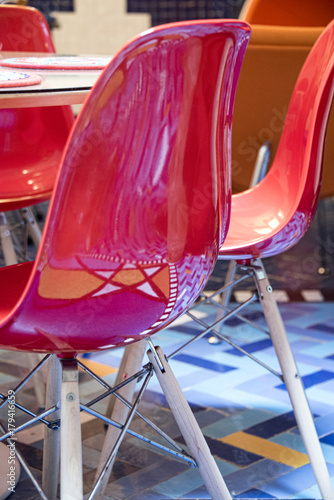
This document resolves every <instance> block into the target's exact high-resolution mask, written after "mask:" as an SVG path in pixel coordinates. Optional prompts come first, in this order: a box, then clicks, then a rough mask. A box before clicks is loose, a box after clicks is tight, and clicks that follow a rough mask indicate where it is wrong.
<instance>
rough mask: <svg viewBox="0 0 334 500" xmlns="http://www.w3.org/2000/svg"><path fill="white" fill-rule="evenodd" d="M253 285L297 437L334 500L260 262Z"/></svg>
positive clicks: (326, 495) (320, 482) (323, 490)
mask: <svg viewBox="0 0 334 500" xmlns="http://www.w3.org/2000/svg"><path fill="white" fill-rule="evenodd" d="M257 264H258V266H259V268H258V269H257V271H256V276H257V279H256V282H257V287H258V291H259V296H260V300H261V304H262V308H263V312H264V315H265V318H266V321H267V324H268V328H269V331H270V336H271V339H272V342H273V345H274V348H275V351H276V354H277V358H278V360H279V363H280V366H281V370H282V374H283V379H284V383H285V385H286V388H287V390H288V392H289V396H290V399H291V403H292V406H293V410H294V414H295V417H296V421H297V424H298V428H299V431H300V434H301V436H302V438H303V441H304V444H305V448H306V451H307V454H308V456H309V459H310V462H311V465H312V468H313V472H314V475H315V477H316V480H317V483H318V486H319V488H320V491H321V494H322V497H323V499H324V500H333V499H334V492H333V488H332V485H331V480H330V477H329V473H328V470H327V466H326V462H325V459H324V456H323V453H322V450H321V446H320V443H319V438H318V435H317V431H316V429H315V425H314V421H313V417H312V413H311V410H310V407H309V404H308V401H307V398H306V395H305V391H304V386H303V382H302V379H301V377H300V375H299V373H298V369H297V366H296V363H295V360H294V357H293V354H292V351H291V347H290V344H289V340H288V338H287V334H286V330H285V327H284V323H283V321H282V317H281V315H280V312H279V309H278V306H277V303H276V300H275V298H274V296H273V293H272V288H271V286H270V283H269V280H268V278H267V275H266V273H265V270H264V268H263V265H262V263H261V262H260V261H257Z"/></svg>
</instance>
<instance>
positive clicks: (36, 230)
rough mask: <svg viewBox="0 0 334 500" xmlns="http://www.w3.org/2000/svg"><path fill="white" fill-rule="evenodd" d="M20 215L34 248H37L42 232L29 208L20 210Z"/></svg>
mask: <svg viewBox="0 0 334 500" xmlns="http://www.w3.org/2000/svg"><path fill="white" fill-rule="evenodd" d="M20 214H21V217H22V219H23V220H24V222H25V224H27V228H28V234H29V236H30V237H31V239H32V241H33V243H34V245H35V247H36V248H38V247H39V244H40V242H41V239H42V231H41V230H40V227H39V225H38V223H37V221H36V219H35V217H34V214H33V213H32V210H31V208H29V207H28V208H22V209H21V210H20Z"/></svg>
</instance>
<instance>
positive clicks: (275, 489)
mask: <svg viewBox="0 0 334 500" xmlns="http://www.w3.org/2000/svg"><path fill="white" fill-rule="evenodd" d="M328 469H329V471H330V474H331V475H333V474H334V465H332V464H328ZM315 484H316V480H315V477H314V474H313V471H312V467H311V465H310V464H306V465H304V466H303V467H299V469H294V470H292V471H290V472H289V474H284V475H282V476H280V477H278V478H276V479H274V480H273V481H270V482H268V483H266V484H264V485H262V486H261V489H262V491H265V492H267V493H270V494H271V495H274V496H277V497H278V498H286V497H289V496H291V495H293V494H294V493H296V485H298V486H299V488H300V490H301V488H302V489H306V488H310V487H312V486H314V485H315ZM298 486H297V487H298Z"/></svg>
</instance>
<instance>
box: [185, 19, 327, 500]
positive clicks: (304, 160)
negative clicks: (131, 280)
mask: <svg viewBox="0 0 334 500" xmlns="http://www.w3.org/2000/svg"><path fill="white" fill-rule="evenodd" d="M333 94H334V21H333V22H332V23H330V24H329V25H328V27H327V28H326V29H325V30H324V32H323V33H322V34H321V36H320V37H319V39H318V40H317V42H316V44H315V45H314V47H313V48H312V50H311V52H310V54H309V56H308V57H307V59H306V61H305V64H304V65H303V68H302V70H301V72H300V74H299V77H298V80H297V82H296V85H295V88H294V91H293V94H292V97H291V101H290V105H289V108H288V112H287V117H286V120H285V124H284V130H283V133H282V137H281V141H280V143H279V146H278V150H277V153H276V155H275V159H274V161H273V164H272V167H271V169H270V170H269V172H268V173H267V175H266V176H265V177H264V179H263V180H262V181H261V182H259V183H258V184H257V185H256V186H254V187H252V188H250V189H248V190H246V191H244V192H242V193H239V194H236V195H233V196H232V206H231V221H230V227H229V231H228V234H227V237H226V240H225V242H224V244H223V245H222V247H221V248H220V250H219V256H218V259H224V260H230V259H234V260H235V261H236V264H237V269H238V272H239V274H240V275H239V274H238V275H237V279H238V282H240V280H242V279H244V278H252V279H253V280H254V283H255V286H256V289H257V293H255V295H254V296H253V297H251V298H250V299H249V300H248V301H246V302H245V303H243V304H240V305H239V306H238V307H237V308H236V310H234V311H232V312H229V313H228V314H227V315H225V314H224V311H225V312H226V308H225V304H221V303H217V306H218V307H219V309H220V311H221V312H220V313H219V315H218V318H217V320H216V322H215V323H214V324H213V325H208V324H205V323H204V322H203V321H202V320H200V319H198V318H196V313H195V309H193V310H192V311H189V312H188V314H189V315H190V317H191V318H193V319H195V320H196V321H197V322H199V323H200V324H201V325H202V326H204V327H205V328H206V332H209V331H213V332H214V334H215V335H216V336H217V337H218V338H220V339H221V340H227V341H228V342H229V343H231V339H229V338H227V337H225V336H224V335H223V334H222V332H223V330H222V331H221V332H220V331H219V329H218V328H217V327H218V326H219V324H220V323H223V322H224V321H226V319H228V318H230V317H231V316H233V315H234V314H236V313H237V312H239V311H241V309H242V308H243V307H245V306H246V305H247V304H249V303H251V302H254V300H259V301H260V303H261V305H262V309H263V313H264V316H265V319H266V322H267V325H268V329H269V334H270V337H271V339H272V342H273V345H274V348H275V351H276V354H277V357H278V361H279V364H280V366H281V370H282V375H279V374H278V373H277V371H275V370H274V371H273V370H272V369H270V371H272V372H273V373H275V374H276V375H279V377H280V378H281V379H282V380H283V381H284V383H285V385H286V388H287V390H288V392H289V396H290V399H291V402H292V406H293V409H294V413H295V417H296V421H297V425H298V428H299V430H300V433H301V435H302V438H303V440H304V444H305V448H306V451H307V453H308V455H309V458H310V462H311V465H312V468H313V471H314V474H315V477H316V480H317V482H318V485H319V488H320V491H321V493H322V496H323V498H324V499H333V498H334V493H333V489H332V486H331V482H330V478H329V474H328V471H327V467H326V463H325V460H324V457H323V454H322V450H321V447H320V444H319V440H318V436H317V433H316V430H315V426H314V422H313V418H312V414H311V412H310V408H309V405H308V402H307V398H306V395H305V391H304V387H303V382H302V379H301V376H300V375H299V373H298V369H297V367H296V363H295V361H294V358H293V354H292V352H291V347H290V344H289V340H288V338H287V335H286V331H285V327H284V324H283V321H282V319H281V316H280V312H279V309H278V306H277V303H276V300H275V297H274V294H273V293H272V287H271V285H270V283H269V280H268V277H267V275H266V271H265V268H264V265H263V263H262V261H261V259H263V258H265V257H270V256H273V255H277V254H280V253H282V252H284V251H285V250H288V249H289V248H291V247H292V246H293V245H295V244H296V243H297V242H298V241H299V240H300V239H301V238H302V237H303V235H304V234H305V232H306V231H307V230H308V228H309V226H310V224H311V222H312V219H313V217H314V214H315V211H316V208H317V202H318V197H319V192H320V186H321V177H322V157H323V149H324V141H325V135H326V128H327V123H328V117H329V112H330V108H331V104H332V101H333ZM234 284H235V283H229V284H227V285H226V286H225V287H223V288H222V289H220V290H218V291H217V292H216V296H219V295H220V294H221V293H225V292H226V290H231V288H232V287H233V285H234ZM206 300H209V301H210V302H211V301H213V299H212V298H210V299H206ZM238 317H239V316H238ZM253 326H255V325H254V324H253ZM201 336H203V333H201ZM194 340H196V338H194V339H193V341H194ZM232 344H233V345H234V347H235V348H236V349H239V346H237V345H236V344H235V343H233V342H232ZM242 352H243V354H244V355H248V353H247V352H246V351H244V350H243V351H242ZM250 357H252V356H250ZM252 359H254V357H252ZM261 364H262V366H264V365H263V363H261ZM266 368H268V367H266Z"/></svg>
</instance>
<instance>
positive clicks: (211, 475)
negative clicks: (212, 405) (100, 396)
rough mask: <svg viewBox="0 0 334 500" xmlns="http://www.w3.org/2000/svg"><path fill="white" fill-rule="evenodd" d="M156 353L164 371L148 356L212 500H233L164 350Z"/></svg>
mask: <svg viewBox="0 0 334 500" xmlns="http://www.w3.org/2000/svg"><path fill="white" fill-rule="evenodd" d="M156 354H157V356H158V357H159V360H160V362H161V365H162V369H160V368H159V365H158V362H157V360H156V358H155V355H154V353H153V352H152V351H151V350H149V351H148V357H149V359H150V361H151V363H152V365H153V367H154V371H155V374H156V376H157V378H158V381H159V383H160V386H161V388H162V390H163V392H164V395H165V397H166V399H167V402H168V404H169V406H170V409H171V410H172V412H173V415H174V418H175V420H176V422H177V424H178V426H179V428H180V431H181V434H182V436H183V437H184V440H185V442H186V444H187V446H188V448H189V450H190V453H191V455H192V456H193V458H194V459H195V460H196V462H197V465H198V469H199V472H200V474H201V476H202V479H203V481H204V484H205V486H206V488H207V490H208V492H209V494H210V495H211V498H212V499H213V500H231V495H230V493H229V491H228V489H227V487H226V484H225V481H224V479H223V477H222V476H221V474H220V472H219V469H218V466H217V464H216V462H215V460H214V458H213V456H212V455H211V452H210V449H209V447H208V445H207V442H206V441H205V438H204V436H203V434H202V431H201V429H200V427H199V425H198V423H197V421H196V419H195V417H194V415H193V413H192V411H191V409H190V407H189V405H188V403H187V401H186V398H185V397H184V394H183V392H182V390H181V388H180V386H179V384H178V382H177V380H176V378H175V375H174V373H173V372H172V370H171V368H170V366H169V364H168V362H167V361H166V359H165V356H164V354H163V352H162V350H161V348H160V347H157V348H156Z"/></svg>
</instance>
